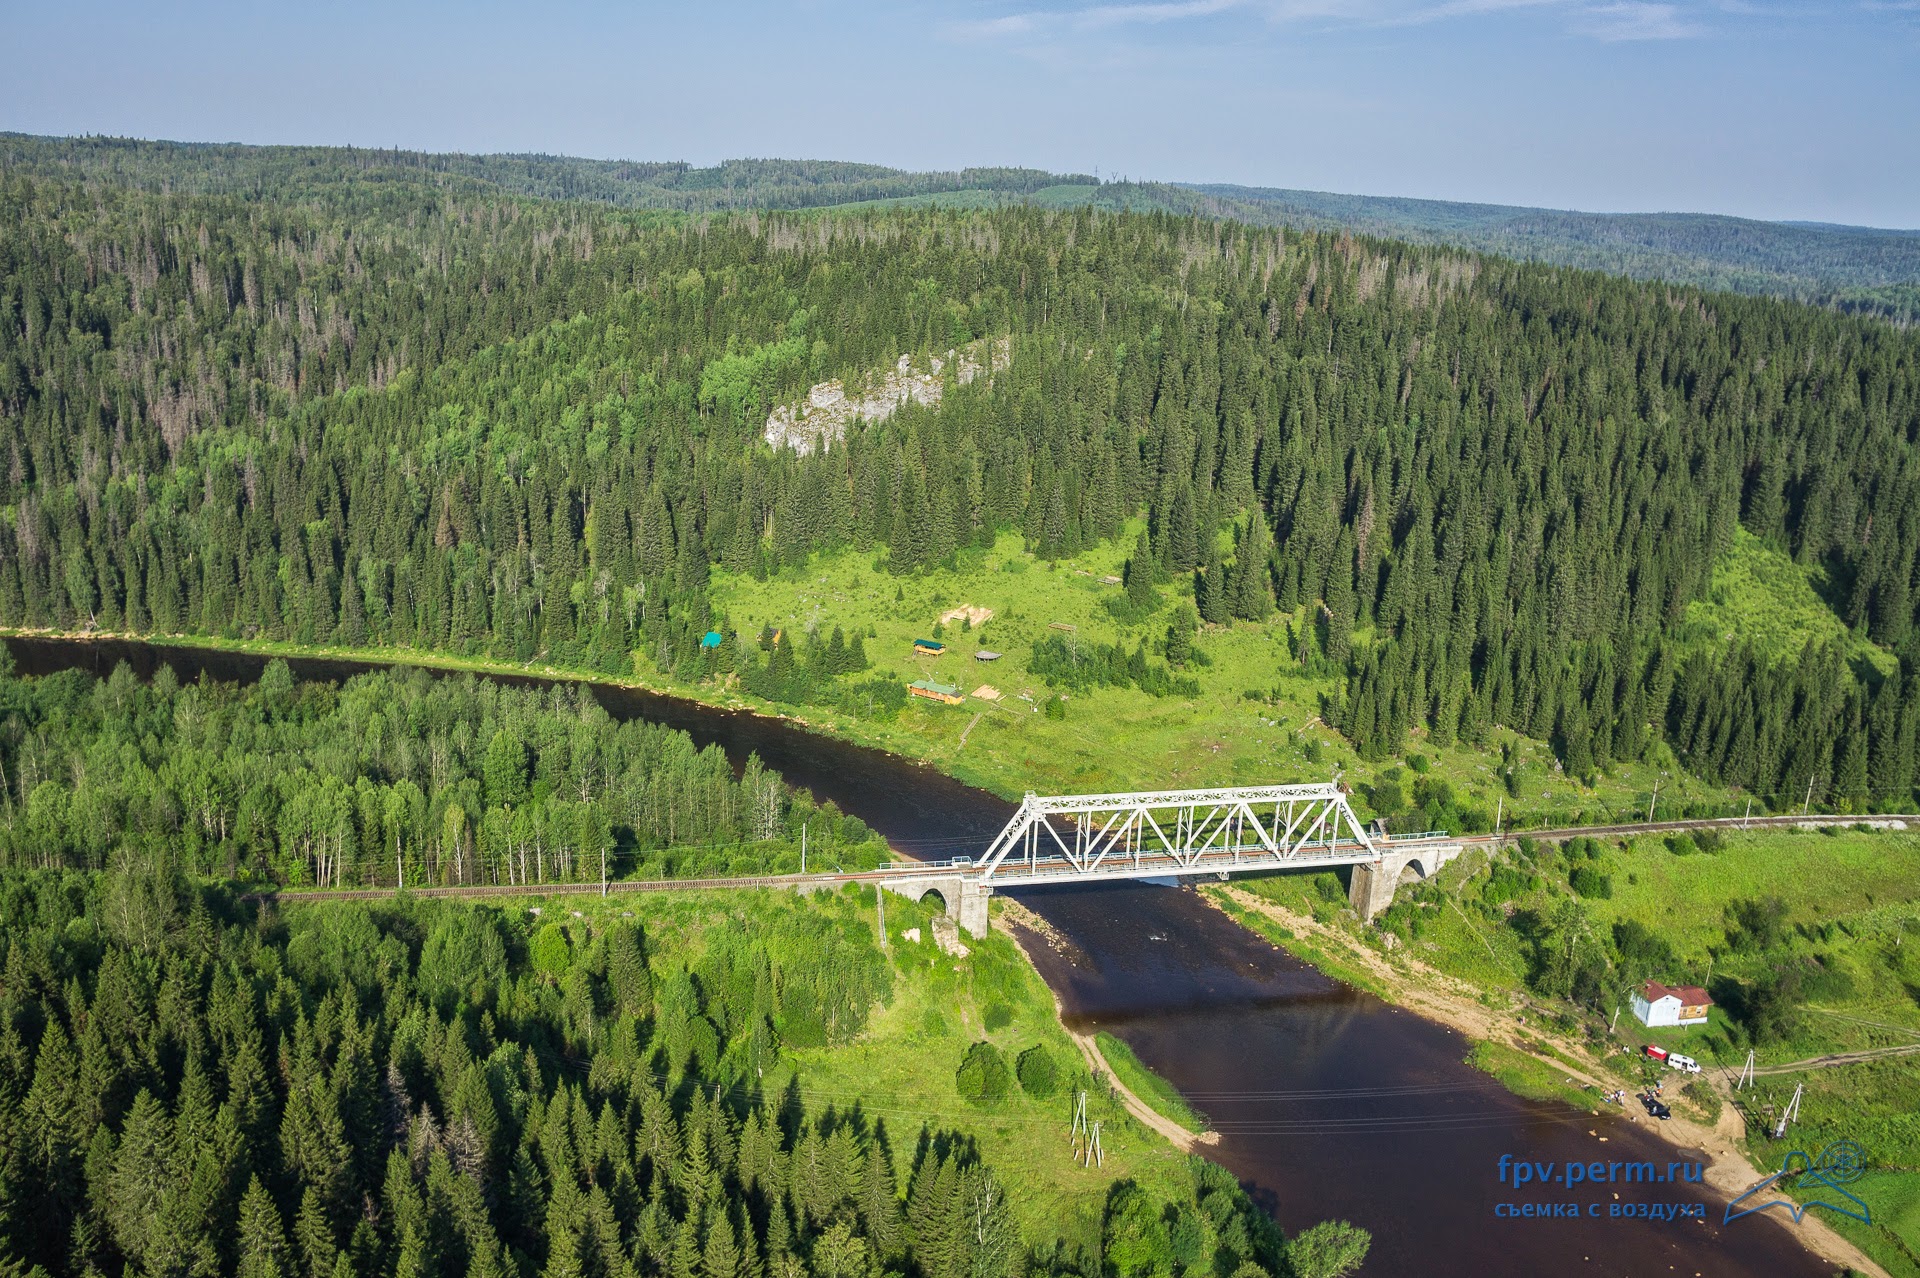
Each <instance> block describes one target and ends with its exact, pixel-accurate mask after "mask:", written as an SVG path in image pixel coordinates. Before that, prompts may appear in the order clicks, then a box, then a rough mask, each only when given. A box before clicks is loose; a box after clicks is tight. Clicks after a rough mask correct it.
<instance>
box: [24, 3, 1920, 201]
mask: <svg viewBox="0 0 1920 1278" xmlns="http://www.w3.org/2000/svg"><path fill="white" fill-rule="evenodd" d="M0 47H4V48H5V49H7V51H8V52H7V54H6V60H5V65H6V68H7V71H6V74H5V75H4V76H0V129H12V130H19V131H25V132H32V133H87V132H92V133H113V134H132V135H136V136H141V137H164V138H184V139H193V140H202V141H243V142H315V143H353V144H356V145H366V146H392V145H398V146H406V147H420V148H426V149H432V150H468V151H509V150H511V151H517V150H537V151H548V152H560V153H567V154H574V155H589V156H602V157H624V158H633V159H685V160H691V161H694V162H696V163H711V162H713V161H716V160H719V159H722V158H726V157H729V156H741V155H757V156H772V155H778V156H806V157H817V158H831V159H858V160H869V161H874V162H877V163H883V164H892V165H898V166H902V167H907V168H949V167H957V166H961V165H966V164H1028V165H1033V166H1036V167H1041V168H1049V169H1055V170H1078V171H1091V170H1093V169H1095V168H1098V170H1099V171H1100V172H1101V173H1102V174H1103V175H1109V174H1124V175H1127V176H1137V177H1151V178H1162V179H1168V180H1176V181H1195V182H1207V181H1217V182H1239V183H1244V184H1247V185H1259V186H1290V187H1304V188H1310V189H1317V190H1333V191H1347V192H1360V193H1365V194H1382V195H1414V196H1429V197H1435V198H1442V199H1464V200H1485V201H1489V202H1496V203H1513V204H1537V205H1546V206H1550V207H1559V208H1584V209H1600V210H1660V209H1680V210H1699V211H1713V212H1726V213H1737V214H1742V215H1746V216H1753V217H1768V218H1806V219H1816V220H1828V221H1844V222H1855V223H1865V224H1871V225H1881V226H1901V227H1916V226H1920V0H1831V2H1830V3H1802V2H1800V0H1670V2H1660V3H1655V2H1652V0H1154V2H1148V3H1127V2H1116V3H1093V4H1087V3H1054V2H1052V0H950V2H949V3H920V2H916V0H895V2H892V3H887V2H884V0H800V2H798V3H791V4H746V3H741V4H730V3H724V2H721V0H710V2H708V3H697V2H696V3H687V4H676V5H653V4H645V3H626V4H614V3H585V2H569V0H559V2H557V3H551V4H526V3H514V4H506V3H476V4H453V3H409V2H408V0H388V2H387V3H366V2H364V0H343V2H342V3H337V4H331V5H317V4H309V5H291V4H285V3H275V2H274V0H258V2H256V3H248V4H223V3H212V2H202V3H172V4H167V3H159V4H156V3H151V2H150V0H149V2H148V3H140V4H134V3H124V2H123V0H99V2H96V3H71V4H29V3H26V2H25V0H4V3H0Z"/></svg>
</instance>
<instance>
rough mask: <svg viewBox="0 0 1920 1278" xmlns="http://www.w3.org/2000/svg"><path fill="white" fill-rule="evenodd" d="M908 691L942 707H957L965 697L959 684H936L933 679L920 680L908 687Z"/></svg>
mask: <svg viewBox="0 0 1920 1278" xmlns="http://www.w3.org/2000/svg"><path fill="white" fill-rule="evenodd" d="M907 691H908V693H910V694H911V695H913V696H916V697H925V698H926V699H927V700H929V701H938V702H939V703H940V704H941V705H946V706H957V705H959V704H960V703H961V702H962V701H964V700H966V698H965V697H962V696H961V695H960V688H959V685H957V684H951V683H935V682H934V681H933V680H931V679H918V680H915V681H914V682H912V683H910V684H908V685H907Z"/></svg>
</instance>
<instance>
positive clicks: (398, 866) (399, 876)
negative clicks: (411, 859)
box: [393, 852, 407, 892]
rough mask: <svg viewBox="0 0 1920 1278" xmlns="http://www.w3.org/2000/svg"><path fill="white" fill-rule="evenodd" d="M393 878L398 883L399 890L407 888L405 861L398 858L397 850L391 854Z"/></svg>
mask: <svg viewBox="0 0 1920 1278" xmlns="http://www.w3.org/2000/svg"><path fill="white" fill-rule="evenodd" d="M393 880H394V882H396V883H398V884H399V885H400V891H402V892H404V891H406V890H407V866H406V863H405V862H404V861H402V860H401V859H400V854H399V853H398V852H395V853H394V854H393Z"/></svg>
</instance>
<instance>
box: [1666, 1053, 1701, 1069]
mask: <svg viewBox="0 0 1920 1278" xmlns="http://www.w3.org/2000/svg"><path fill="white" fill-rule="evenodd" d="M1667 1068H1668V1069H1677V1070H1681V1071H1683V1072H1685V1073H1688V1074H1698V1073H1699V1072H1700V1062H1699V1061H1696V1060H1695V1059H1693V1057H1691V1056H1682V1055H1680V1053H1678V1052H1674V1053H1673V1054H1671V1055H1669V1056H1668V1057H1667Z"/></svg>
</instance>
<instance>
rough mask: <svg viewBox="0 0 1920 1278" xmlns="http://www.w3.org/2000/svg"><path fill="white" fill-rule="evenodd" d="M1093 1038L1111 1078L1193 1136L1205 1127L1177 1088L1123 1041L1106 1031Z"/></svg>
mask: <svg viewBox="0 0 1920 1278" xmlns="http://www.w3.org/2000/svg"><path fill="white" fill-rule="evenodd" d="M1093 1037H1094V1041H1095V1042H1096V1043H1098V1044H1099V1045H1100V1055H1101V1056H1102V1057H1104V1058H1105V1060H1106V1062H1107V1064H1108V1065H1109V1066H1110V1067H1111V1068H1112V1069H1113V1073H1114V1077H1116V1078H1118V1079H1119V1080H1120V1082H1121V1083H1122V1084H1123V1085H1124V1086H1125V1087H1126V1088H1127V1089H1128V1090H1129V1091H1131V1092H1132V1093H1133V1094H1134V1095H1135V1096H1138V1097H1139V1098H1140V1099H1141V1100H1143V1101H1145V1102H1146V1103H1147V1104H1148V1105H1150V1106H1152V1107H1153V1109H1154V1112H1155V1113H1158V1114H1159V1115H1160V1116H1161V1117H1163V1118H1170V1119H1172V1120H1173V1121H1174V1122H1176V1123H1178V1124H1180V1126H1182V1127H1184V1128H1186V1129H1187V1130H1188V1131H1190V1132H1193V1133H1194V1134H1195V1135H1198V1134H1199V1133H1201V1132H1204V1131H1206V1130H1207V1120H1206V1118H1205V1117H1204V1116H1202V1115H1201V1114H1199V1113H1198V1112H1196V1111H1195V1110H1194V1108H1193V1107H1192V1106H1191V1105H1188V1104H1187V1102H1186V1098H1185V1097H1183V1096H1181V1095H1180V1092H1179V1089H1178V1088H1176V1087H1174V1085H1173V1084H1172V1083H1169V1082H1168V1081H1167V1080H1166V1079H1164V1078H1162V1077H1160V1076H1159V1075H1158V1074H1156V1073H1154V1072H1153V1071H1152V1070H1150V1069H1148V1068H1147V1067H1146V1065H1144V1064H1143V1063H1142V1062H1141V1060H1140V1058H1139V1057H1138V1056H1135V1055H1134V1054H1133V1049H1132V1048H1131V1047H1128V1046H1127V1044H1126V1042H1125V1041H1124V1040H1122V1039H1118V1038H1115V1037H1114V1036H1113V1035H1111V1034H1109V1033H1107V1032H1106V1031H1105V1030H1101V1031H1100V1032H1099V1033H1097V1034H1095V1035H1094V1036H1093Z"/></svg>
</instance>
